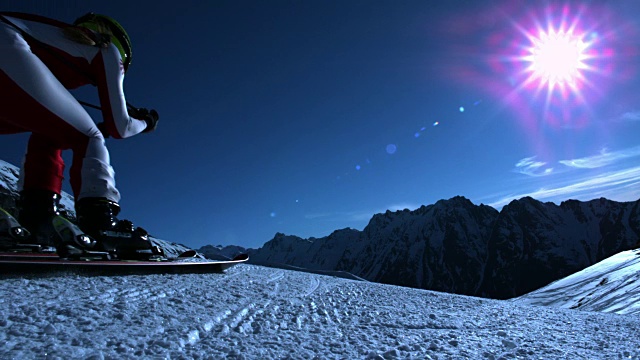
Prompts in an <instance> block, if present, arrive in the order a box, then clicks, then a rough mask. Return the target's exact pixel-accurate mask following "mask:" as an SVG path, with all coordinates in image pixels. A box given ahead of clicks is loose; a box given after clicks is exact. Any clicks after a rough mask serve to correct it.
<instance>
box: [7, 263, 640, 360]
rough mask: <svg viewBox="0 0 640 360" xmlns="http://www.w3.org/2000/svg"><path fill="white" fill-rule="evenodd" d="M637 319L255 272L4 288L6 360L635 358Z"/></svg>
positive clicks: (53, 279)
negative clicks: (151, 359) (31, 359)
mask: <svg viewBox="0 0 640 360" xmlns="http://www.w3.org/2000/svg"><path fill="white" fill-rule="evenodd" d="M638 339H640V321H639V318H638V317H637V316H633V315H617V314H606V313H596V312H587V311H579V310H567V309H562V308H553V307H536V306H529V305H522V304H516V303H514V302H510V301H499V300H487V299H480V298H473V297H466V296H459V295H450V294H445V293H436V292H431V291H426V290H418V289H411V288H405V287H398V286H391V285H382V284H374V283H368V282H361V281H355V280H348V279H342V278H336V277H328V276H322V275H316V274H310V273H304V272H297V271H291V270H282V269H273V268H267V267H260V266H256V265H244V264H243V265H238V266H236V267H234V268H231V269H229V270H227V272H226V273H225V274H205V275H148V276H114V277H83V276H78V275H60V274H58V275H52V276H50V277H36V276H32V277H29V276H17V277H3V278H2V279H0V343H2V344H3V346H2V347H1V348H0V358H3V359H8V358H15V359H26V358H47V359H74V358H80V359H105V358H109V359H127V358H172V359H173V358H193V359H222V358H230V359H270V358H291V359H313V358H320V359H334V358H335V359H338V358H339V359H344V358H347V359H395V358H414V359H457V358H473V359H499V358H506V359H510V358H536V359H538V358H539V359H606V358H616V359H617V358H634V359H638V358H640V349H639V340H638Z"/></svg>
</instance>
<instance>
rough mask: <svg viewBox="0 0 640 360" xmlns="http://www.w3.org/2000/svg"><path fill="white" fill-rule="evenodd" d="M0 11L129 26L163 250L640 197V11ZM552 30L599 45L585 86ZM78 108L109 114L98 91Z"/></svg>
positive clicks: (135, 167)
mask: <svg viewBox="0 0 640 360" xmlns="http://www.w3.org/2000/svg"><path fill="white" fill-rule="evenodd" d="M0 8H2V9H6V10H12V11H24V12H32V13H37V14H40V15H44V16H49V17H53V18H56V19H59V20H65V21H68V22H72V21H73V20H74V19H75V18H76V17H77V16H80V15H82V14H84V13H86V12H88V11H94V12H97V13H104V14H107V15H110V16H112V17H114V18H116V19H118V20H119V21H120V22H121V24H122V25H123V26H124V27H125V28H126V29H127V30H128V32H129V35H130V36H131V38H132V42H133V47H134V56H133V62H132V65H131V68H130V69H129V72H128V73H127V78H126V79H125V92H126V96H127V100H128V101H129V102H130V103H132V104H135V105H136V106H141V107H149V108H156V109H157V110H158V111H159V113H160V116H161V120H160V125H159V127H158V130H157V131H156V132H155V133H152V134H142V135H139V136H136V137H133V138H130V139H126V140H120V141H118V140H113V139H110V140H108V147H109V149H110V151H111V156H112V164H113V166H114V168H115V170H116V180H117V184H118V187H119V189H120V191H121V193H122V196H123V197H122V201H121V205H122V207H123V212H122V217H124V218H129V219H131V220H133V221H134V222H135V223H136V224H137V225H139V226H143V227H145V228H147V229H148V230H149V231H150V232H151V233H152V234H154V235H156V236H158V237H160V238H164V239H167V240H172V241H176V242H181V243H184V244H186V245H189V246H194V247H198V246H201V245H205V244H237V245H243V246H252V247H257V246H260V245H262V244H263V243H264V242H265V241H267V240H269V239H271V237H273V235H274V234H275V233H276V232H284V233H287V234H295V235H299V236H303V237H309V236H325V235H328V234H329V233H330V232H331V231H333V230H336V229H339V228H344V227H353V228H357V229H362V228H363V227H364V226H365V225H366V224H367V222H368V220H369V219H370V218H371V216H372V215H373V214H374V213H376V212H382V211H385V210H386V209H391V210H397V209H403V208H410V209H413V208H416V207H418V206H420V205H423V204H424V205H428V204H431V203H434V202H436V201H437V200H439V199H443V198H450V197H453V196H455V195H462V196H465V197H467V198H469V199H471V200H472V201H473V202H474V203H476V204H480V203H485V204H490V205H493V206H495V207H498V208H499V207H501V206H503V205H504V204H506V203H508V201H510V200H511V199H513V198H519V197H522V196H527V195H530V196H533V197H534V198H537V199H540V200H544V201H555V202H559V201H562V200H565V199H568V198H577V199H582V200H587V199H592V198H597V197H600V196H605V197H608V198H612V199H616V200H622V201H626V200H637V199H638V198H640V141H639V139H640V137H639V136H638V132H639V130H640V103H639V101H640V99H639V97H640V93H639V92H638V81H637V76H638V66H639V65H640V61H639V60H640V59H639V58H638V54H639V51H638V47H639V45H640V43H639V42H638V40H637V39H638V38H639V37H638V34H639V31H640V24H639V23H638V20H637V19H636V17H634V16H632V15H633V14H638V13H639V11H640V6H639V5H637V4H635V2H634V1H631V0H626V1H624V0H623V1H611V2H571V3H561V2H550V3H543V2H527V1H516V2H514V1H505V2H500V1H485V2H483V1H477V2H476V1H451V2H449V1H447V2H444V1H377V0H375V1H351V0H348V1H182V2H179V3H176V2H165V1H153V2H152V1H56V2H51V1H6V0H0ZM549 29H555V30H557V31H560V30H562V29H564V30H566V32H571V34H572V37H573V38H580V39H581V40H582V41H583V43H584V44H586V50H585V54H586V55H585V56H584V58H583V59H582V65H583V66H582V67H581V68H580V70H579V71H580V75H579V77H578V78H577V80H576V81H574V82H573V83H570V84H568V85H567V84H563V83H556V84H554V85H553V86H551V85H549V83H545V82H544V81H542V80H541V79H539V78H537V77H536V76H534V75H535V74H533V73H532V72H531V71H527V68H530V66H531V65H532V63H531V61H530V57H528V56H527V54H530V52H531V48H532V44H533V43H534V41H532V38H536V37H537V36H539V33H540V32H541V31H543V30H545V31H547V30H549ZM554 61H555V60H554ZM75 94H77V96H78V98H81V99H83V100H86V101H90V102H97V95H96V94H95V90H94V89H93V88H90V87H89V88H84V89H81V90H80V91H76V92H75ZM91 114H92V115H94V117H95V118H96V120H98V121H99V120H100V114H99V113H97V112H91ZM26 139H27V137H26V136H25V135H11V136H2V137H0V158H1V159H3V160H6V161H8V162H11V163H13V164H16V165H18V164H19V163H20V161H21V158H22V152H23V150H24V148H25V146H26ZM67 158H68V156H67ZM66 189H68V186H67V187H66Z"/></svg>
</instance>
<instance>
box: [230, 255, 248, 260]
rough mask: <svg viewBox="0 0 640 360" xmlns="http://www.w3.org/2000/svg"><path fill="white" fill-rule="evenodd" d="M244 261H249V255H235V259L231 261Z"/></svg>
mask: <svg viewBox="0 0 640 360" xmlns="http://www.w3.org/2000/svg"><path fill="white" fill-rule="evenodd" d="M244 260H249V254H240V255H236V257H234V258H233V260H232V261H244Z"/></svg>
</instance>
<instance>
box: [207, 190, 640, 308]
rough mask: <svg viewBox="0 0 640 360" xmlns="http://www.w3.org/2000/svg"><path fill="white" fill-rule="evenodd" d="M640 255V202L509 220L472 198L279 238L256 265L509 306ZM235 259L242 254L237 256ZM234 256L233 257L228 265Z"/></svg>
mask: <svg viewBox="0 0 640 360" xmlns="http://www.w3.org/2000/svg"><path fill="white" fill-rule="evenodd" d="M638 245H640V201H636V202H627V203H620V202H615V201H611V200H606V199H597V200H592V201H587V202H580V201H575V200H569V201H565V202H563V203H562V204H560V205H556V204H553V203H542V202H539V201H536V200H534V199H532V198H523V199H520V200H514V201H513V202H511V203H510V204H508V205H507V206H505V207H504V208H503V209H502V210H501V211H497V210H495V209H493V208H491V207H489V206H485V205H479V206H478V205H474V204H473V203H471V202H470V201H469V200H467V199H465V198H463V197H454V198H452V199H449V200H441V201H438V202H437V203H436V204H434V205H429V206H423V207H421V208H419V209H417V210H415V211H409V210H404V211H397V212H390V211H387V212H386V213H384V214H377V215H375V216H374V217H373V218H372V219H371V221H370V222H369V224H368V225H367V226H366V227H365V228H364V230H363V231H358V230H353V229H343V230H338V231H335V232H334V233H332V234H331V235H329V236H327V237H323V238H310V239H302V238H299V237H296V236H287V235H284V234H276V236H275V237H274V238H273V239H272V240H270V241H268V242H267V243H265V244H264V246H263V247H261V248H260V249H257V250H246V249H237V248H222V247H217V248H216V247H209V248H207V249H201V251H203V252H205V253H207V254H210V255H213V254H214V253H215V252H216V251H218V252H249V253H250V254H251V261H252V262H253V263H255V264H263V265H270V266H282V265H283V264H286V265H288V266H295V267H299V268H306V269H310V270H314V271H317V270H325V271H326V270H333V271H344V272H349V273H351V274H353V275H355V276H358V277H361V278H364V279H367V280H369V281H374V282H382V283H387V284H394V285H402V286H410V287H416V288H422V289H429V290H436V291H443V292H449V293H456V294H463V295H473V296H481V297H489V298H496V299H507V298H513V297H517V296H520V295H523V294H526V293H528V292H530V291H533V290H535V289H538V288H540V287H542V286H545V285H547V284H549V283H551V282H552V281H555V280H558V279H561V278H563V277H565V276H567V275H570V274H573V273H575V272H577V271H580V270H583V269H585V268H586V267H588V266H590V265H593V264H595V263H597V262H598V261H601V260H603V259H605V258H607V257H609V256H611V255H614V254H616V253H618V252H621V251H625V250H630V249H633V248H636V247H638ZM231 250H232V251H231ZM229 255H232V254H227V256H229Z"/></svg>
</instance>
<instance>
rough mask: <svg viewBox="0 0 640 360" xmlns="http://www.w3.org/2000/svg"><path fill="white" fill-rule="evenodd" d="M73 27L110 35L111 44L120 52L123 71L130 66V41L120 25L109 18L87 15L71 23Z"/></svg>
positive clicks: (93, 14)
mask: <svg viewBox="0 0 640 360" xmlns="http://www.w3.org/2000/svg"><path fill="white" fill-rule="evenodd" d="M73 25H75V26H81V27H84V28H87V29H90V30H93V31H96V32H98V33H104V32H105V30H106V31H108V32H109V33H110V35H111V42H112V43H113V44H114V45H115V46H116V47H117V48H118V51H120V56H121V57H122V65H123V67H124V71H125V72H126V71H127V69H128V68H129V65H130V64H131V53H132V51H131V39H130V38H129V35H127V32H126V31H125V30H124V28H123V27H122V25H120V24H119V23H118V22H117V21H115V20H114V19H113V18H111V17H109V16H106V15H100V14H95V13H88V14H86V15H83V16H81V17H79V18H78V19H76V21H74V22H73Z"/></svg>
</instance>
